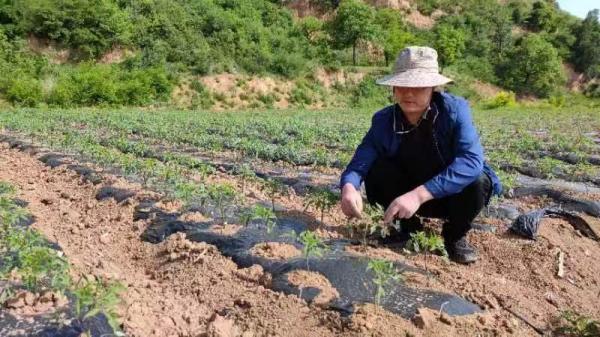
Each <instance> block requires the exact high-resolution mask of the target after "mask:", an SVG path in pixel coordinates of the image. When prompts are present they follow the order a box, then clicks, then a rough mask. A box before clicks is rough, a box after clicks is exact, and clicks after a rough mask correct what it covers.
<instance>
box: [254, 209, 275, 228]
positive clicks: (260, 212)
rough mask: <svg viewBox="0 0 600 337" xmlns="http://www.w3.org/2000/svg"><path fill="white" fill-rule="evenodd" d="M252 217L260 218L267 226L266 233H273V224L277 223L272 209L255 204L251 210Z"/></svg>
mask: <svg viewBox="0 0 600 337" xmlns="http://www.w3.org/2000/svg"><path fill="white" fill-rule="evenodd" d="M253 219H261V220H262V221H263V224H264V225H265V227H267V233H268V234H271V233H273V230H274V229H275V225H277V216H276V215H275V212H273V210H272V209H270V208H268V207H264V206H262V205H257V206H255V207H254V210H253Z"/></svg>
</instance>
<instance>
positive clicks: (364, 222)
mask: <svg viewBox="0 0 600 337" xmlns="http://www.w3.org/2000/svg"><path fill="white" fill-rule="evenodd" d="M384 214H385V211H384V210H383V207H381V205H379V204H376V205H374V206H372V205H366V206H365V209H364V216H363V217H362V218H361V219H359V220H358V221H356V222H354V225H355V227H357V228H358V230H359V231H360V232H361V233H362V244H363V248H364V249H366V247H367V243H368V236H369V234H373V233H375V232H376V231H377V229H378V228H381V235H382V236H383V237H385V236H386V235H389V229H387V231H386V228H387V227H386V226H384V225H383V216H384Z"/></svg>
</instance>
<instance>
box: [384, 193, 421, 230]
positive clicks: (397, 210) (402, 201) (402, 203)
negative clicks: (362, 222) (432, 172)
mask: <svg viewBox="0 0 600 337" xmlns="http://www.w3.org/2000/svg"><path fill="white" fill-rule="evenodd" d="M431 199H433V196H432V195H431V193H429V191H428V190H427V189H426V188H425V186H423V185H421V186H419V187H417V188H415V189H414V190H412V191H410V192H408V193H405V194H403V195H401V196H399V197H398V198H396V199H394V201H392V203H391V204H390V206H389V207H388V208H387V210H386V211H385V215H384V217H383V222H384V223H386V224H389V223H391V222H392V221H394V219H396V218H400V219H408V218H410V217H412V216H413V215H414V214H415V213H416V212H417V210H418V209H419V207H421V205H422V204H424V203H425V202H427V201H429V200H431Z"/></svg>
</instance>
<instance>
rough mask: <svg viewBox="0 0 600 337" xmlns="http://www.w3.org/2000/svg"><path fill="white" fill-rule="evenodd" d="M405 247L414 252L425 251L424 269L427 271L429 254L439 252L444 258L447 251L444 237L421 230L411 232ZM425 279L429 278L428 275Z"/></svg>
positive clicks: (446, 255) (446, 256)
mask: <svg viewBox="0 0 600 337" xmlns="http://www.w3.org/2000/svg"><path fill="white" fill-rule="evenodd" d="M407 247H408V249H409V250H412V251H413V252H415V253H419V252H424V253H425V270H426V271H428V269H427V261H428V257H429V255H431V254H435V253H439V254H442V256H443V257H444V258H448V252H447V251H446V246H445V245H444V239H442V237H441V236H439V235H437V234H435V233H429V234H427V233H425V232H423V231H419V232H416V233H411V234H410V240H409V241H408V243H407ZM427 279H428V280H429V276H428V278H427Z"/></svg>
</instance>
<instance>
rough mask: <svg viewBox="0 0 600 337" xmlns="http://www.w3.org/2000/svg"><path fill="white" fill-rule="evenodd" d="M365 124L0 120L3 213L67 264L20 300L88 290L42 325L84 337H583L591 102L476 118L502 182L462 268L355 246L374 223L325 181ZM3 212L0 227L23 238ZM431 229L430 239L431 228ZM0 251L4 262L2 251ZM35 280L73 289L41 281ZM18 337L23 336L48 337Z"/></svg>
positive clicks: (330, 119) (599, 191)
mask: <svg viewBox="0 0 600 337" xmlns="http://www.w3.org/2000/svg"><path fill="white" fill-rule="evenodd" d="M372 113H373V111H372V110H371V109H362V110H361V109H357V110H351V109H343V110H342V109H340V110H324V111H308V110H287V111H249V112H223V113H214V112H212V113H209V112H189V111H185V112H184V111H147V110H141V109H140V110H135V109H130V110H118V109H117V110H110V109H78V110H39V109H14V110H10V111H5V112H2V113H0V130H1V132H0V135H1V138H2V139H1V141H2V143H1V145H0V181H2V182H4V183H6V186H11V188H10V193H8V192H5V194H6V197H5V199H6V200H7V203H8V200H9V199H10V200H13V199H15V200H22V201H24V203H20V204H19V205H20V206H19V205H17V204H13V203H8V204H10V206H6V207H11V208H10V209H13V208H14V207H19V209H23V212H26V213H29V214H31V215H32V216H33V218H32V221H30V222H32V224H31V227H30V228H31V229H33V230H34V231H35V232H39V233H41V235H42V236H43V237H45V238H46V239H47V240H48V241H49V242H51V243H56V244H58V246H59V247H60V249H61V253H60V254H58V253H57V254H58V255H59V256H61V259H60V261H62V262H60V266H61V268H62V269H61V270H63V272H61V273H49V272H48V273H44V272H40V273H39V274H40V275H41V276H40V277H38V278H39V279H40V280H39V281H40V282H37V281H38V280H37V279H36V280H34V281H32V282H30V284H28V286H27V287H26V289H27V291H28V293H23V295H22V296H24V297H25V296H26V294H36V293H40V292H42V291H47V290H49V289H50V290H52V291H54V292H56V293H57V294H58V293H60V292H63V291H65V292H67V293H75V294H76V296H75V298H82V296H79V297H77V295H78V294H79V295H81V294H83V295H85V294H86V292H84V291H83V290H82V289H84V290H89V289H91V288H94V287H93V285H96V288H94V289H95V290H96V291H95V292H94V291H92V293H93V294H95V297H94V296H88V297H91V298H92V299H90V300H89V301H88V302H83V304H82V303H81V302H82V301H78V300H76V299H75V300H71V301H72V302H74V304H73V305H74V306H75V307H76V308H78V310H76V311H77V312H76V313H75V314H74V315H71V316H74V318H73V317H71V318H68V317H62V318H60V317H59V318H53V319H54V320H53V321H52V322H53V323H47V322H46V321H44V322H46V323H44V326H48V325H49V324H50V325H52V324H54V325H56V326H68V325H69V324H70V326H76V327H77V329H79V330H81V331H80V332H85V331H86V330H87V329H89V327H90V326H94V325H93V324H92V323H89V322H88V321H89V320H90V318H93V317H99V316H98V315H97V314H103V315H105V316H103V317H106V318H108V320H107V322H108V323H110V324H108V323H107V324H104V326H105V328H106V329H108V328H110V329H112V330H114V331H120V332H122V333H124V334H125V335H127V336H246V337H248V336H365V335H373V336H398V335H399V331H403V332H405V335H406V336H441V335H443V336H459V335H461V336H465V335H466V336H508V335H514V336H537V335H540V333H554V334H555V335H558V336H561V335H563V336H571V335H573V336H577V335H576V334H571V335H570V334H569V333H572V332H573V331H575V330H577V329H589V331H593V330H592V329H594V327H595V329H597V323H594V321H593V320H595V321H596V322H597V320H599V319H600V309H598V306H597V303H598V301H599V300H600V279H599V278H598V274H599V273H600V265H598V263H596V260H597V258H598V257H599V256H600V245H599V242H598V240H599V238H600V202H599V201H600V112H598V110H597V108H589V107H580V106H569V107H563V108H555V107H549V106H538V107H533V106H532V107H515V108H503V109H495V110H483V109H475V110H474V119H475V123H476V124H477V127H478V130H479V132H480V134H481V138H482V142H483V144H484V148H485V150H486V156H487V158H488V161H489V162H490V163H491V165H492V166H493V167H494V168H495V169H496V171H497V173H498V174H499V175H500V177H501V180H502V181H503V184H504V186H505V191H504V196H503V197H502V198H498V199H494V200H492V202H491V204H490V206H489V207H488V208H487V209H486V211H485V212H484V213H483V214H482V215H481V216H480V217H479V218H478V219H477V220H476V223H477V224H478V226H477V228H476V230H474V231H472V233H471V234H470V238H469V239H470V240H471V242H472V243H474V245H475V246H476V247H477V248H478V250H479V252H480V260H479V261H478V262H477V263H475V264H474V265H470V266H461V265H458V264H455V263H452V262H449V261H447V260H446V259H445V258H444V257H443V256H440V255H439V254H435V253H436V252H434V251H435V250H436V249H435V248H431V249H427V247H426V246H427V245H425V244H423V245H422V247H420V249H417V250H419V251H423V252H420V253H415V252H413V251H408V250H406V249H403V248H402V247H397V246H396V247H394V246H389V247H386V246H382V245H380V244H377V242H376V241H373V240H367V239H366V238H365V236H364V234H365V228H368V230H369V231H370V230H371V229H372V228H375V232H376V233H377V232H378V226H377V225H378V220H377V219H378V218H377V214H376V213H377V212H374V213H373V214H372V216H369V217H366V218H365V219H362V220H360V221H357V222H355V223H349V222H348V221H347V220H346V219H344V218H343V216H342V214H341V212H340V211H339V209H338V208H339V207H338V206H337V204H336V203H337V198H338V197H337V194H336V193H337V183H338V178H339V175H340V173H341V170H342V169H343V168H344V166H345V165H346V163H347V162H348V161H349V159H350V158H351V156H352V153H353V151H354V149H355V147H356V145H357V144H358V143H359V142H360V139H361V137H362V136H363V135H364V133H365V132H366V130H367V128H368V126H369V121H370V116H371V115H372ZM6 190H7V191H8V190H9V188H6ZM1 191H2V190H1V189H0V192H1ZM8 196H10V198H9V197H8ZM8 204H7V205H8ZM15 205H17V206H15ZM550 207H554V208H559V209H561V210H566V211H568V212H570V214H574V215H575V217H552V218H544V219H543V220H542V221H541V223H540V228H539V232H538V237H537V240H529V239H526V238H523V237H520V236H518V235H516V234H514V233H513V232H511V231H510V230H509V227H510V224H511V223H512V221H513V220H514V219H515V218H516V216H517V215H518V214H523V213H527V212H529V211H533V210H538V209H542V208H550ZM7 209H8V208H7ZM0 214H3V213H1V212H0ZM574 218H576V220H573V219H574ZM1 220H3V221H4V222H6V223H3V228H4V229H3V230H4V233H9V234H11V235H12V236H15V237H16V236H18V235H20V233H22V232H23V231H24V232H25V233H29V231H31V230H28V229H25V228H22V227H21V226H16V225H15V224H17V223H20V222H21V221H16V220H15V221H10V224H9V221H8V220H6V219H5V218H4V216H3V217H2V218H1ZM582 221H583V225H582ZM425 224H426V228H427V233H428V234H426V235H427V236H428V237H429V238H431V239H432V240H431V241H435V238H436V235H437V234H439V232H440V226H439V223H438V222H437V221H433V220H428V219H426V220H425ZM582 226H583V227H582ZM13 227H15V228H13ZM10 228H13V229H10ZM379 229H380V228H379ZM292 233H294V234H292ZM12 236H11V237H12ZM6 247H12V249H15V248H14V247H16V246H15V245H12V246H11V245H8V244H7V245H6ZM36 247H37V246H36ZM409 248H410V247H409ZM3 249H4V250H3V251H0V256H2V259H3V260H4V259H5V257H4V256H10V253H11V251H10V249H6V248H3ZM36 249H38V248H36ZM413 250H415V249H413ZM429 251H431V252H429ZM437 253H439V252H437ZM7 254H8V255H7ZM51 255H52V254H51ZM62 257H64V258H62ZM51 260H52V261H54V259H51ZM389 261H392V262H393V264H389V263H388V262H389ZM561 261H562V262H561ZM0 266H2V265H0ZM19 266H21V267H19ZM22 266H23V263H20V264H19V263H15V266H14V267H15V268H12V271H11V270H6V268H3V269H2V270H0V272H2V278H0V280H2V281H1V282H2V283H0V285H2V287H3V289H12V290H10V292H8V290H6V291H4V290H3V292H2V294H3V296H4V294H7V295H6V297H7V299H5V298H4V297H0V300H9V301H14V296H15V294H17V296H18V294H20V293H19V291H21V290H19V289H20V288H18V287H17V286H15V285H19V284H21V283H22V281H23V279H27V277H28V276H30V274H31V272H29V271H28V270H27V269H25V268H22ZM559 266H560V269H561V272H560V273H559V272H558V269H559ZM42 269H43V270H47V269H50V270H52V269H53V268H48V267H47V266H46V269H44V268H42ZM19 273H20V274H19ZM558 274H560V276H559V275H558ZM61 275H62V276H61ZM65 275H68V277H67V276H65ZM63 276H64V277H63ZM47 278H49V279H50V280H58V279H63V280H66V279H69V280H68V281H64V282H63V283H60V282H59V283H57V285H55V284H54V283H56V282H50V283H51V284H50V285H47V284H44V282H42V281H43V279H47ZM82 280H83V281H82ZM94 282H99V283H94ZM38 283H39V284H38ZM86 285H87V288H86ZM13 288H14V289H13ZM98 289H99V290H98ZM117 290H118V291H117ZM107 293H108V295H106V294H107ZM117 293H118V294H119V295H117ZM9 295H12V296H9ZM109 295H110V296H109ZM53 296H54V295H53ZM56 297H57V298H59V295H56ZM107 298H108V299H110V301H104V300H105V299H107ZM119 298H120V301H118V300H117V299H119ZM40 301H41V299H36V300H33V301H29V302H31V303H29V302H28V301H25V300H24V305H23V306H19V307H15V306H17V305H13V306H12V307H10V306H7V310H6V312H4V313H3V314H2V315H0V321H2V320H9V318H8V317H11V318H10V319H12V320H14V319H15V317H16V319H17V321H18V320H19V319H23V320H26V319H27V318H31V317H41V316H48V315H50V316H51V314H52V313H55V312H61V310H63V309H61V306H60V305H58V304H57V303H56V302H58V300H53V303H54V307H52V308H42V309H45V310H42V309H40V308H39V307H40V306H39V305H38V304H39V302H40ZM11 303H13V302H11ZM103 303H106V305H104V304H103ZM13 304H14V303H13ZM100 304H103V305H100ZM63 305H65V304H64V303H63ZM66 306H67V307H69V304H66ZM28 307H31V308H28ZM420 307H429V309H422V308H420ZM28 309H31V310H29V311H28ZM38 309H39V310H38ZM32 310H33V312H32ZM36 310H38V311H36ZM67 311H68V310H67ZM82 311H84V312H87V313H88V314H89V313H91V314H89V315H86V314H85V313H82ZM415 315H417V318H415ZM55 316H58V315H55ZM66 316H69V315H66ZM585 317H588V318H590V321H585ZM36 319H38V318H35V319H33V320H36ZM86 320H87V321H86ZM98 320H100V321H102V322H104V321H103V320H104V318H98ZM73 322H75V323H73ZM585 322H587V323H588V324H587V325H586V324H584V323H585ZM577 324H579V325H577ZM594 324H595V325H594ZM100 325H101V324H100ZM111 325H112V326H111ZM582 326H583V328H581V327H582ZM27 329H28V328H25V330H23V334H22V335H28V334H29V335H35V333H39V332H40V331H41V330H40V328H39V327H38V328H34V327H30V329H31V330H27ZM73 329H75V328H73ZM77 329H75V330H77ZM92 330H93V329H92ZM0 331H1V330H0ZM582 331H583V330H582ZM595 331H597V330H595ZM575 332H579V331H575ZM91 334H92V335H93V334H94V333H93V332H92V333H91ZM2 335H4V334H3V333H2ZM16 335H18V334H16ZM55 335H56V334H55ZM58 335H60V334H58ZM400 335H401V334H400ZM77 336H78V335H77Z"/></svg>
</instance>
